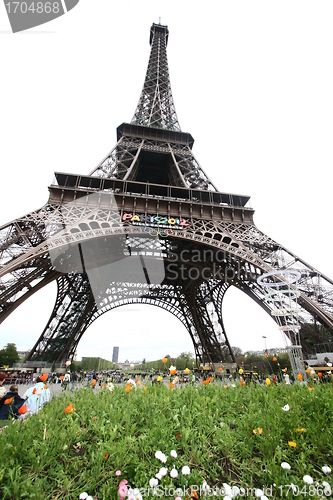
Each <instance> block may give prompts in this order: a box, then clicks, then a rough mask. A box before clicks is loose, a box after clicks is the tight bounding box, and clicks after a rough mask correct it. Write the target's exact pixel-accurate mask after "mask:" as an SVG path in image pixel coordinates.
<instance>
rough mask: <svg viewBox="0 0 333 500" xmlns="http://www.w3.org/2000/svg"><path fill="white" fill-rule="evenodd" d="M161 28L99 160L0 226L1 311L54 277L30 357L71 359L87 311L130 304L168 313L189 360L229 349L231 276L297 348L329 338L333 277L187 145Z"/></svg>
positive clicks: (213, 359) (90, 315)
mask: <svg viewBox="0 0 333 500" xmlns="http://www.w3.org/2000/svg"><path fill="white" fill-rule="evenodd" d="M168 36H169V31H168V27H167V26H163V25H161V24H153V25H152V26H151V29H150V45H151V52H150V58H149V63H148V68H147V73H146V77H145V81H144V85H143V89H142V92H141V95H140V99H139V103H138V105H137V108H136V110H135V113H134V116H133V118H132V121H131V123H122V124H121V125H120V126H119V127H118V128H117V143H116V145H115V146H114V148H113V149H112V150H111V151H110V153H109V154H108V155H107V156H106V157H105V158H104V159H103V160H102V161H101V162H100V164H99V165H98V166H97V168H95V169H94V170H93V171H92V172H91V173H90V174H89V175H75V174H69V173H62V172H57V173H56V174H55V179H56V180H55V181H54V183H53V184H52V185H51V186H50V187H49V192H50V195H49V200H48V202H47V203H46V204H45V205H44V206H43V207H42V208H41V209H39V210H36V211H34V212H32V213H29V214H28V215H25V216H24V217H21V218H19V219H17V220H15V221H13V222H10V223H9V224H7V225H4V226H2V227H1V228H0V297H1V300H0V322H3V321H4V320H5V319H6V318H7V317H8V316H9V315H10V314H11V313H12V312H13V311H14V310H15V309H16V308H17V307H19V306H20V305H21V304H22V303H23V302H24V301H25V300H26V299H28V298H29V297H31V296H32V295H33V294H34V293H35V292H37V291H39V290H41V289H42V288H43V287H44V286H45V285H47V284H48V283H50V282H52V281H54V280H56V281H57V289H58V292H57V298H56V302H55V305H54V309H53V312H52V314H51V317H50V319H49V321H48V322H47V324H46V326H45V328H44V331H43V332H42V333H41V335H40V337H39V338H38V340H37V341H36V343H35V345H34V347H33V348H32V349H31V351H30V353H29V355H28V357H27V361H29V360H30V361H31V360H34V361H48V362H56V363H61V362H63V361H64V360H65V359H68V358H72V357H73V356H74V353H75V351H76V349H77V345H78V343H79V342H80V339H81V338H82V336H83V334H84V333H85V331H86V330H87V328H88V327H89V326H90V325H91V324H92V323H93V321H95V320H96V319H97V318H98V317H99V316H101V315H102V314H104V313H105V312H107V311H109V310H111V309H113V308H115V307H119V306H122V305H126V304H133V303H134V304H151V305H155V306H158V307H161V308H163V309H165V310H167V311H169V312H170V313H172V314H174V315H175V316H176V317H177V318H178V319H179V320H180V321H181V322H182V323H183V324H184V325H185V327H186V329H187V331H188V332H189V335H190V336H191V339H192V342H193V346H194V351H195V355H196V358H197V361H200V362H203V363H207V362H210V363H220V362H221V361H226V360H233V361H235V357H234V354H233V352H232V348H231V346H230V343H229V341H228V337H227V332H226V331H225V327H224V324H223V317H222V304H223V298H224V296H225V293H226V292H227V290H228V289H229V288H230V287H231V286H235V287H237V288H239V289H240V290H241V291H243V292H244V293H245V294H246V295H248V296H249V297H250V298H252V299H253V300H254V301H255V302H256V303H257V304H259V305H260V306H261V307H262V308H263V309H264V310H265V311H266V312H267V313H268V314H271V315H272V317H273V319H274V320H275V321H276V322H277V323H278V324H279V326H280V328H281V330H282V332H284V335H286V337H287V338H288V339H289V343H290V344H291V346H292V347H295V348H299V349H300V347H301V346H302V347H303V350H305V351H306V352H308V350H309V348H308V347H309V343H310V344H313V343H314V342H315V341H318V339H319V340H325V341H330V342H331V340H332V333H333V303H332V299H333V282H332V280H330V279H329V278H328V277H326V276H324V275H323V274H322V273H320V272H319V271H318V270H316V269H314V268H313V267H311V266H310V265H309V264H307V263H306V262H304V261H303V260H302V259H301V258H299V257H297V256H296V255H295V254H293V253H292V252H290V251H289V250H287V249H286V248H284V247H283V246H281V245H279V244H278V243H277V242H275V241H273V240H272V239H271V238H269V237H268V236H266V235H265V234H263V233H262V232H261V231H260V230H259V229H258V228H257V227H256V226H255V224H254V221H253V214H254V211H253V209H252V208H250V207H249V206H248V202H249V197H248V196H241V195H238V194H237V195H236V194H232V193H224V192H220V191H218V190H217V188H216V187H215V185H214V184H213V182H212V181H211V180H210V179H209V177H208V176H207V175H206V173H205V172H204V170H203V169H202V168H201V166H200V165H199V163H198V162H197V160H196V158H195V157H194V155H193V153H192V147H193V143H194V140H193V137H192V136H191V135H190V134H189V133H185V132H182V131H181V128H180V125H179V121H178V117H177V114H176V110H175V106H174V102H173V97H172V92H171V85H170V79H169V71H168V62H167V50H166V49H167V43H168ZM281 311H282V312H281ZM311 323H313V325H314V327H313V329H312V330H311V329H310V333H308V334H307V337H306V338H305V337H304V338H302V328H303V327H305V325H309V324H311ZM300 332H301V333H300ZM157 335H158V331H157ZM296 357H297V355H296ZM299 357H300V355H299Z"/></svg>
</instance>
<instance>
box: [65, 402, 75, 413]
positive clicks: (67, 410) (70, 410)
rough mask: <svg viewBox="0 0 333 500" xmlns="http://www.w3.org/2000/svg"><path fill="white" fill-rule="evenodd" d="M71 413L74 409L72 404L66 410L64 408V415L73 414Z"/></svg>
mask: <svg viewBox="0 0 333 500" xmlns="http://www.w3.org/2000/svg"><path fill="white" fill-rule="evenodd" d="M73 411H75V408H74V406H73V403H71V404H70V405H68V406H67V407H66V408H65V413H73Z"/></svg>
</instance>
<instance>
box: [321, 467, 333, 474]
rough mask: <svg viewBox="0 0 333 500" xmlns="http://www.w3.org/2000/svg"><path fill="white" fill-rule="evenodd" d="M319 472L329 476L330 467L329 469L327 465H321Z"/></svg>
mask: <svg viewBox="0 0 333 500" xmlns="http://www.w3.org/2000/svg"><path fill="white" fill-rule="evenodd" d="M321 470H322V471H323V473H324V474H331V472H332V470H331V467H329V466H328V465H323V467H322V468H321Z"/></svg>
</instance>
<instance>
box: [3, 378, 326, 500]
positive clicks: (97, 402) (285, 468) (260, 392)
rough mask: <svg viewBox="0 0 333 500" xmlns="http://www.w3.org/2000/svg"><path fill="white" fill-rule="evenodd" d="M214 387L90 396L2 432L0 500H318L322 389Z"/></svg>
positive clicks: (65, 399)
mask: <svg viewBox="0 0 333 500" xmlns="http://www.w3.org/2000/svg"><path fill="white" fill-rule="evenodd" d="M127 387H128V386H127ZM225 387H226V386H223V385H219V384H218V385H217V384H215V383H210V384H207V385H200V386H198V387H185V388H181V389H179V390H177V389H175V390H174V389H172V388H168V387H166V386H164V385H159V384H156V385H154V386H150V385H149V386H147V387H145V386H143V384H141V385H140V384H138V385H137V386H135V387H134V385H133V387H132V388H131V390H129V391H127V392H126V391H125V387H116V388H114V390H108V387H105V388H102V389H100V390H99V391H96V390H94V389H92V388H91V387H90V388H87V389H81V390H79V391H78V392H67V393H64V394H62V395H61V396H60V397H59V398H57V399H53V400H52V401H51V402H50V403H49V404H48V405H47V406H45V407H44V409H43V410H42V411H41V412H40V413H38V414H37V415H33V416H32V417H30V418H28V419H26V421H24V422H20V421H15V422H14V423H13V424H12V423H11V422H9V424H8V422H4V423H3V425H5V424H6V423H7V425H8V427H7V428H4V429H3V430H2V432H1V433H0V450H1V458H2V460H1V463H0V497H1V498H3V499H13V498H14V499H19V498H28V499H30V498H34V499H48V498H49V499H61V500H64V499H75V498H79V496H80V494H82V493H83V492H87V494H88V493H89V494H90V495H91V496H92V497H93V498H98V499H99V500H102V499H107V500H109V499H113V500H114V499H117V498H119V497H120V498H130V499H132V498H133V499H134V498H135V499H140V498H141V497H142V498H144V497H145V496H149V497H153V496H154V493H155V495H156V496H158V498H172V499H175V498H177V497H178V498H181V499H184V500H186V498H197V497H198V498H205V494H206V495H210V496H211V495H212V494H213V493H214V492H215V493H217V496H219V495H221V498H223V497H224V496H226V495H228V496H229V497H232V496H234V497H236V496H239V497H241V496H247V497H248V496H253V497H255V496H256V495H257V497H262V500H265V496H266V497H269V496H270V495H271V493H272V497H273V498H274V497H275V498H281V497H282V496H284V497H286V496H287V495H286V494H287V493H288V496H289V497H290V498H297V497H300V498H304V492H305V493H306V496H312V497H313V498H322V497H325V495H326V496H328V494H329V492H330V491H329V489H328V488H329V487H328V486H327V485H328V483H330V479H331V475H330V469H331V468H332V469H333V452H332V450H331V444H332V443H333V423H332V416H333V397H332V396H333V388H332V384H319V385H317V386H316V387H315V388H314V390H311V391H310V390H309V388H308V386H307V385H305V384H304V385H300V384H298V385H293V386H289V387H287V386H285V385H282V384H280V385H278V386H274V385H270V386H251V385H247V386H237V387H234V388H233V387H231V386H228V387H227V388H225ZM71 405H72V406H71ZM68 408H69V409H68ZM65 410H66V411H65ZM309 478H310V479H309ZM323 482H324V485H323ZM290 485H293V486H290ZM331 486H332V484H331ZM191 487H192V489H191ZM232 487H234V490H232ZM121 488H122V489H121ZM228 488H230V489H228ZM242 488H244V490H242ZM288 488H289V489H288ZM296 488H298V489H296ZM304 488H306V489H305V490H304ZM311 488H312V489H311ZM302 489H303V490H302ZM287 490H288V491H287ZM244 491H245V493H244ZM302 491H303V493H301V492H302ZM311 492H312V494H311ZM125 493H126V494H125ZM122 495H124V496H122Z"/></svg>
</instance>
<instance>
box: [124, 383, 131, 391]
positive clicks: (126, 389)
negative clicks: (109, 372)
mask: <svg viewBox="0 0 333 500" xmlns="http://www.w3.org/2000/svg"><path fill="white" fill-rule="evenodd" d="M130 390H131V384H129V385H127V386H126V387H125V391H126V392H129V391H130Z"/></svg>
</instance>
